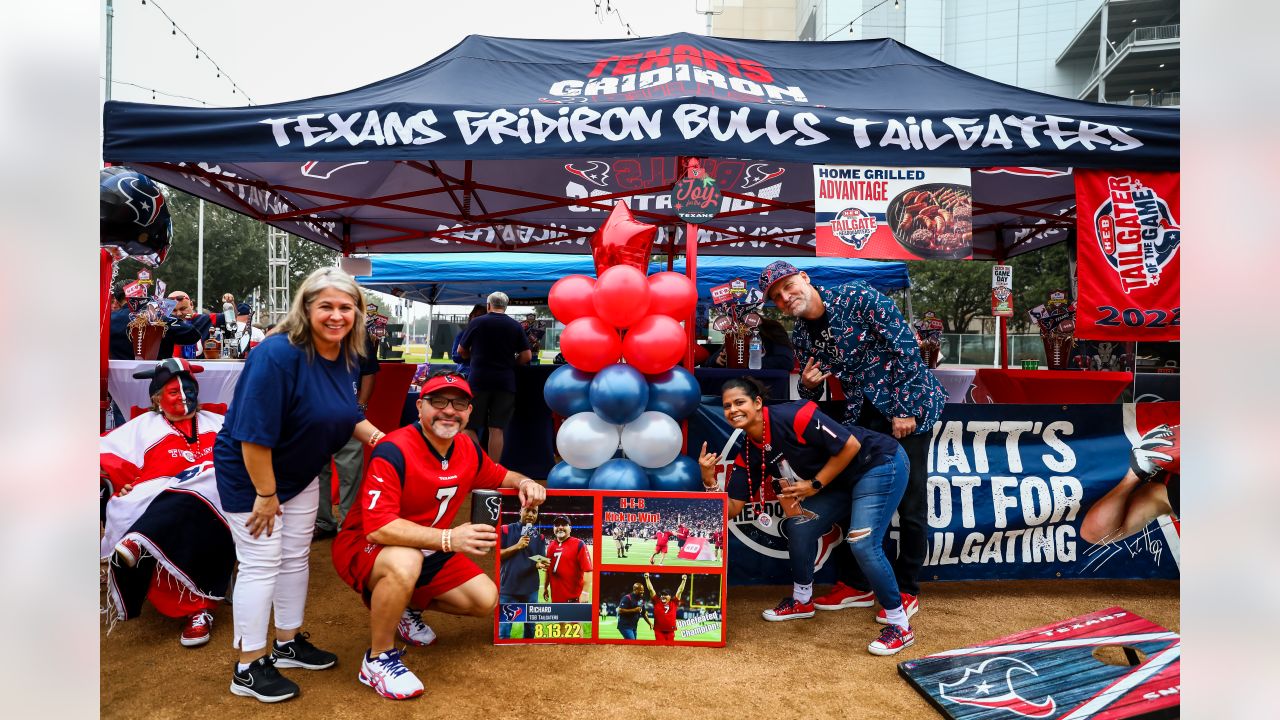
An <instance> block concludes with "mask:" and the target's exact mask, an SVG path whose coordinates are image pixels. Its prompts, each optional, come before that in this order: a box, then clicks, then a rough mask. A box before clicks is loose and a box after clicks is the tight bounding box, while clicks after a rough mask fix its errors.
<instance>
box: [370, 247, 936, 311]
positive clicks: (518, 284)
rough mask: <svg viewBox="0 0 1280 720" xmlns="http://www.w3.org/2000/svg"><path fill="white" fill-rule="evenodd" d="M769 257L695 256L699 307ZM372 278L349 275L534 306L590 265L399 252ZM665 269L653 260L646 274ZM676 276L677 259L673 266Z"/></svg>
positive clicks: (402, 290)
mask: <svg viewBox="0 0 1280 720" xmlns="http://www.w3.org/2000/svg"><path fill="white" fill-rule="evenodd" d="M772 260H773V258H768V257H762V258H749V257H743V258H739V257H717V256H709V257H703V258H699V259H698V296H699V297H700V298H701V299H702V300H703V301H704V302H705V301H707V300H709V298H710V297H711V288H712V287H713V286H715V285H721V284H723V283H727V282H729V281H730V280H733V279H734V278H742V279H743V280H745V281H747V283H748V284H749V285H750V286H754V285H755V283H756V279H757V278H759V277H760V271H761V270H763V269H764V266H765V265H767V264H769V263H770V262H771V261H772ZM791 262H792V264H794V265H795V266H796V267H798V268H799V269H801V270H804V271H805V272H806V273H808V274H809V276H810V278H811V279H812V280H813V281H814V283H816V284H818V285H825V286H831V285H839V284H841V283H846V282H849V281H851V280H862V281H863V282H866V283H868V284H870V285H871V286H872V287H875V288H877V289H879V290H882V291H889V290H900V289H904V288H907V287H910V285H911V281H910V279H909V278H908V275H907V266H906V263H901V262H874V261H871V260H857V259H845V258H821V259H818V258H793V259H792V260H791ZM372 265H373V268H372V274H370V275H362V276H358V277H357V278H356V281H357V282H359V283H360V285H361V286H362V287H366V288H369V289H371V290H377V291H379V292H384V293H389V294H392V295H396V296H398V297H404V298H408V299H410V300H417V301H420V302H427V303H432V304H435V305H472V304H475V303H483V302H484V301H485V298H486V297H487V296H488V295H489V293H491V292H494V291H495V290H500V291H502V292H504V293H506V294H507V295H508V296H509V297H510V298H511V300H512V301H513V302H524V303H532V302H541V301H543V300H545V299H546V297H547V293H548V292H550V290H551V285H552V284H554V283H555V281H556V280H558V279H559V278H562V277H564V276H566V275H574V274H578V275H587V276H589V277H595V274H596V273H595V264H594V261H593V260H592V259H591V257H590V256H587V255H538V256H530V255H528V254H518V253H485V254H475V253H436V254H418V253H406V254H395V255H378V256H375V257H373V258H372ZM665 269H666V265H665V264H663V263H653V264H651V265H650V266H649V273H650V274H653V273H655V272H661V271H663V270H665ZM674 269H675V271H676V272H680V273H684V271H685V267H684V261H683V260H679V261H677V262H676V263H675V268H674Z"/></svg>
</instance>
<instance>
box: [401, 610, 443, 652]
mask: <svg viewBox="0 0 1280 720" xmlns="http://www.w3.org/2000/svg"><path fill="white" fill-rule="evenodd" d="M396 632H398V633H399V634H400V638H401V639H402V640H404V641H405V642H407V643H409V644H410V645H417V646H418V647H426V646H427V645H430V644H431V643H433V642H435V641H436V631H435V630H432V629H431V626H430V625H428V624H426V623H425V622H423V621H422V612H421V611H420V610H414V609H413V608H405V609H404V614H403V615H401V616H400V624H399V625H397V626H396Z"/></svg>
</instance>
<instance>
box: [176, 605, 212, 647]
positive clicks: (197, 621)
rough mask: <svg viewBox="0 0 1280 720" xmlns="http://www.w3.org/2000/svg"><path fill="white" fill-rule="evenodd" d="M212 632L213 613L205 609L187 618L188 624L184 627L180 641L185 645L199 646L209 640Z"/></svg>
mask: <svg viewBox="0 0 1280 720" xmlns="http://www.w3.org/2000/svg"><path fill="white" fill-rule="evenodd" d="M212 634H213V614H212V613H210V612H209V611H208V610H204V611H201V612H198V613H196V614H195V615H192V616H191V617H189V618H187V625H186V627H184V628H182V636H181V637H179V638H178V642H180V643H182V646H183V647H199V646H201V645H204V644H205V643H207V642H209V636H210V635H212Z"/></svg>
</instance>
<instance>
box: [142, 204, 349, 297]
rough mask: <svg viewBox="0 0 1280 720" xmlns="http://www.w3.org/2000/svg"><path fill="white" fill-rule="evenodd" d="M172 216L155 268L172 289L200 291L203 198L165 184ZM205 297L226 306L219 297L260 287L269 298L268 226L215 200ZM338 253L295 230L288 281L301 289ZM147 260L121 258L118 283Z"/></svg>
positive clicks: (207, 222)
mask: <svg viewBox="0 0 1280 720" xmlns="http://www.w3.org/2000/svg"><path fill="white" fill-rule="evenodd" d="M161 190H162V191H163V192H164V194H165V198H166V200H167V202H168V204H169V214H170V216H171V217H172V218H173V238H172V242H171V245H170V248H169V256H168V257H167V258H166V259H165V262H164V264H163V265H161V266H160V267H158V268H156V269H155V271H154V276H155V278H156V279H158V280H163V281H164V282H165V284H166V285H167V286H168V289H169V291H170V292H172V291H174V290H183V291H185V292H186V293H187V294H188V295H190V296H191V297H192V299H193V300H194V299H195V297H196V285H197V283H196V266H197V254H198V248H197V244H198V237H199V228H198V224H199V218H200V208H199V202H200V201H199V199H198V198H196V197H195V196H193V195H188V194H186V193H184V192H180V191H176V190H173V189H171V188H168V187H165V186H161ZM204 211H205V212H204V281H205V282H204V301H205V305H206V307H207V308H212V309H214V310H221V304H220V298H221V297H222V295H223V293H228V292H229V293H231V294H233V295H235V296H236V299H237V300H243V299H244V298H247V297H249V296H250V295H252V294H253V291H254V290H255V289H259V288H260V289H261V291H262V293H263V296H264V302H265V295H266V292H267V289H268V287H269V282H268V276H267V272H268V271H267V226H266V225H265V224H264V223H260V222H258V221H257V220H254V219H253V218H251V217H249V216H248V215H242V214H240V213H237V212H234V211H231V210H228V209H226V208H223V207H221V206H219V205H215V204H214V203H205V208H204ZM335 257H337V253H335V252H334V251H333V250H330V249H329V248H326V247H324V246H322V245H317V244H316V243H313V242H311V241H309V240H303V239H301V238H298V237H296V236H292V237H291V242H290V246H289V282H290V287H291V288H293V289H296V288H297V286H298V284H299V283H301V282H302V279H303V278H305V277H306V276H307V275H308V274H310V273H311V272H312V271H313V270H315V269H316V268H319V267H324V266H329V265H333V264H334V258H335ZM142 267H143V265H142V264H141V263H139V262H137V261H135V260H125V261H123V262H121V263H120V271H119V276H118V277H119V279H118V281H117V282H118V284H124V283H127V282H129V281H130V280H131V279H132V278H133V277H134V276H136V275H137V274H138V270H139V269H140V268H142Z"/></svg>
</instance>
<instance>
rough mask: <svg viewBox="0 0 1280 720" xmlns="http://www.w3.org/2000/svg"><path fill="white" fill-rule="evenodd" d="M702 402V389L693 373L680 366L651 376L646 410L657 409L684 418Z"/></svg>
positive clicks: (675, 417) (679, 418)
mask: <svg viewBox="0 0 1280 720" xmlns="http://www.w3.org/2000/svg"><path fill="white" fill-rule="evenodd" d="M701 402H702V389H701V388H700V387H699V386H698V381H697V379H695V378H694V377H693V373H691V372H689V371H688V370H685V369H684V368H682V367H680V366H678V365H677V366H676V367H673V368H671V369H670V370H668V371H666V372H664V373H658V374H657V375H650V376H649V402H648V404H647V405H646V406H645V410H655V411H657V412H660V413H663V414H664V415H670V416H671V417H672V418H674V419H676V420H683V419H685V418H687V417H689V416H690V415H692V414H693V411H694V410H697V409H698V405H699V404H700V403H701Z"/></svg>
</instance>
